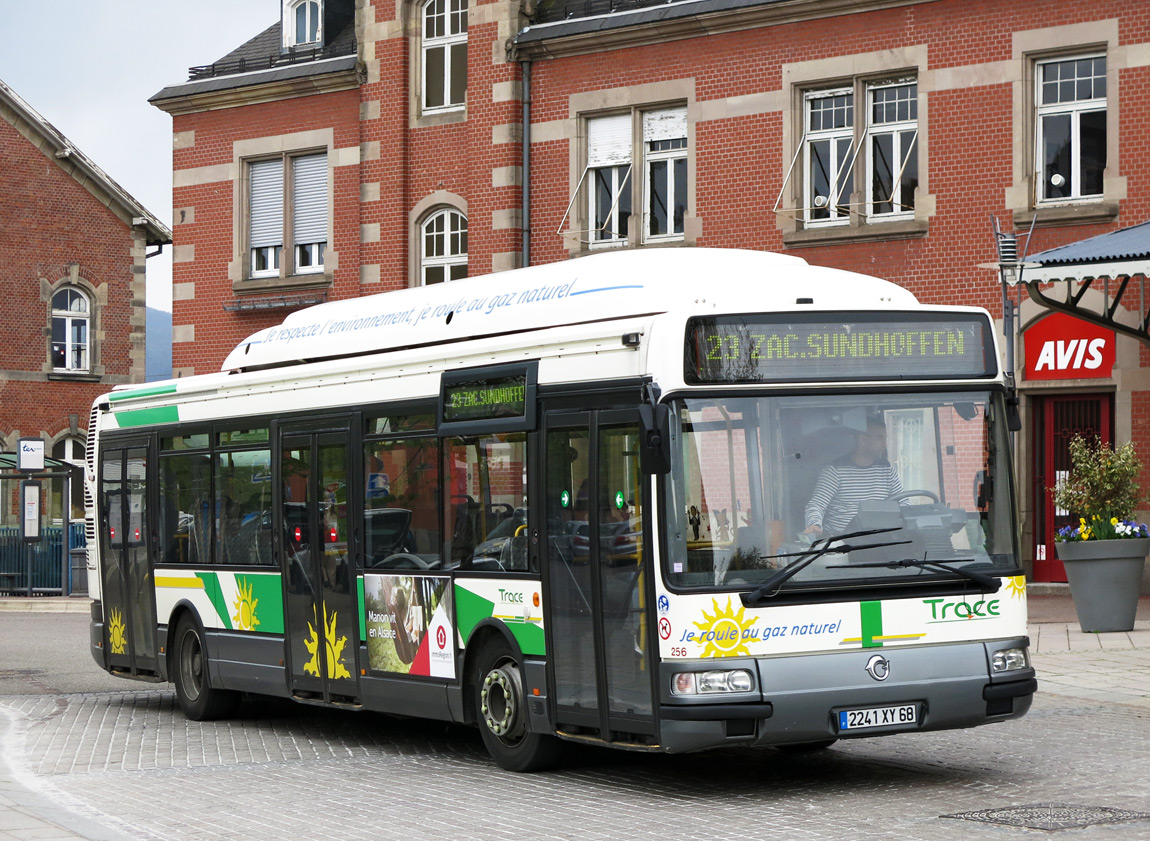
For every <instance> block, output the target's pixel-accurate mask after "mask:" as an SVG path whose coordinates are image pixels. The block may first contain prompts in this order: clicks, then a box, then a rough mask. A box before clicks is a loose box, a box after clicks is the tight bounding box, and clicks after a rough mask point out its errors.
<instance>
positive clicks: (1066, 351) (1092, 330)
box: [1023, 312, 1114, 380]
mask: <svg viewBox="0 0 1150 841" xmlns="http://www.w3.org/2000/svg"><path fill="white" fill-rule="evenodd" d="M1023 343H1024V347H1025V351H1026V379H1028V380H1078V379H1096V378H1101V377H1109V376H1110V374H1111V371H1112V370H1113V368H1114V331H1113V330H1106V329H1104V328H1102V327H1099V326H1097V325H1095V324H1091V323H1090V322H1089V321H1083V320H1082V319H1081V318H1075V317H1074V316H1072V315H1067V314H1066V313H1061V312H1056V313H1052V314H1051V315H1048V316H1047V317H1046V318H1044V319H1042V320H1041V321H1039V322H1038V323H1037V324H1035V325H1034V326H1033V327H1031V328H1030V329H1029V330H1027V331H1026V334H1025V335H1024V337H1023Z"/></svg>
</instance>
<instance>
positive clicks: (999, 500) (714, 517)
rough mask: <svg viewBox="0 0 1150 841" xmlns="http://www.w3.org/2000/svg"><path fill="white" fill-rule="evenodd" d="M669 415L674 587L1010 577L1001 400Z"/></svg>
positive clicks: (780, 588)
mask: <svg viewBox="0 0 1150 841" xmlns="http://www.w3.org/2000/svg"><path fill="white" fill-rule="evenodd" d="M672 414H673V415H674V416H676V418H677V423H676V429H675V431H674V438H675V451H676V454H677V455H678V458H677V459H676V462H677V463H676V464H675V467H674V469H673V472H672V476H671V481H670V483H669V485H668V488H669V492H668V495H667V500H668V506H669V508H670V510H669V511H668V521H669V523H670V524H671V528H670V529H669V557H668V563H667V568H666V573H667V580H668V583H669V584H670V585H671V586H672V587H674V588H676V589H691V590H699V589H716V588H720V589H745V588H747V587H751V588H759V587H762V585H764V584H767V585H768V587H767V588H764V589H767V590H770V591H771V592H769V593H765V594H764V593H760V595H767V596H771V595H774V594H775V593H784V592H789V593H796V592H801V591H803V590H827V589H835V588H841V587H850V588H857V587H867V586H883V585H890V586H895V585H907V584H928V583H935V582H941V581H943V580H946V581H954V580H963V574H964V572H968V573H973V575H974V577H975V578H978V573H979V572H982V573H984V574H989V575H996V574H997V575H1002V574H1005V573H1009V574H1014V572H1013V571H1014V570H1015V567H1016V565H1017V564H1016V559H1015V543H1014V532H1013V528H1012V519H1011V511H1012V510H1013V506H1012V501H1011V486H1010V480H1009V478H1008V477H1009V467H1008V463H1009V462H1008V455H1009V452H1008V442H1007V432H1006V422H1005V412H1004V408H1003V401H1002V398H1001V396H1000V395H997V394H995V395H992V394H991V393H989V392H986V391H981V392H951V393H938V392H932V393H925V392H924V393H907V392H897V393H889V394H875V393H868V394H850V395H841V394H839V395H825V394H824V395H787V396H765V397H760V396H754V397H752V396H747V397H743V396H739V397H724V398H689V399H680V400H678V401H676V403H675V404H674V405H673V409H672ZM859 532H871V533H870V534H863V535H857V533H859ZM847 535H857V536H853V537H844V539H843V540H842V541H839V540H836V538H837V537H838V536H847ZM791 565H795V567H796V568H795V569H794V570H791V573H790V574H789V575H780V574H779V572H780V570H782V569H784V568H787V567H788V566H791ZM969 578H970V575H969V574H968V575H967V576H966V580H967V581H968V583H969ZM982 580H983V581H985V580H986V579H985V578H983V579H982Z"/></svg>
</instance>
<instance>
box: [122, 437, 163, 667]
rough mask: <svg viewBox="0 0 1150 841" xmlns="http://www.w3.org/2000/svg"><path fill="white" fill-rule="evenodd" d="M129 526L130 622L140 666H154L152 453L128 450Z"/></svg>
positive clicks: (127, 559) (128, 580) (127, 577)
mask: <svg viewBox="0 0 1150 841" xmlns="http://www.w3.org/2000/svg"><path fill="white" fill-rule="evenodd" d="M125 473H126V478H127V487H126V490H127V495H126V498H125V500H126V502H127V509H128V510H127V523H126V528H125V529H124V542H125V548H126V550H127V553H126V554H127V557H126V561H127V575H126V576H125V577H126V580H127V585H128V593H129V594H130V596H131V598H130V602H131V606H132V622H131V623H130V627H131V633H132V642H133V646H134V648H135V652H134V653H135V656H136V660H137V663H136V665H137V667H150V665H151V659H152V658H153V657H154V656H155V643H154V640H155V632H156V628H155V625H156V621H155V608H154V607H153V605H154V603H155V602H154V600H155V594H154V591H153V587H152V571H151V567H150V566H149V563H148V542H149V541H148V529H149V528H150V526H149V525H148V516H147V515H148V508H147V487H148V484H147V483H148V453H147V450H144V449H134V450H128V452H127V461H126V471H125Z"/></svg>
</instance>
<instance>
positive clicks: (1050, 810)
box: [941, 803, 1150, 831]
mask: <svg viewBox="0 0 1150 841" xmlns="http://www.w3.org/2000/svg"><path fill="white" fill-rule="evenodd" d="M941 817H944V818H955V819H958V820H963V821H980V822H981V823H998V824H1005V825H1006V826H1022V827H1026V828H1027V829H1046V830H1051V831H1053V830H1057V829H1074V828H1076V827H1083V826H1094V825H1095V824H1101V823H1121V822H1122V821H1143V820H1150V815H1148V814H1145V813H1143V812H1131V811H1128V810H1126V809H1111V808H1109V807H1107V806H1071V805H1069V804H1067V803H1035V804H1032V805H1030V806H1011V807H1009V808H1006V809H985V810H983V811H981V812H959V813H958V814H956V815H942V816H941Z"/></svg>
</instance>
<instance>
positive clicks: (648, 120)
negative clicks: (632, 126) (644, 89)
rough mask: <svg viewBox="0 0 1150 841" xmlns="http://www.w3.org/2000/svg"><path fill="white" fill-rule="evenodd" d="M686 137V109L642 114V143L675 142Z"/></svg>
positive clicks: (669, 109) (671, 109)
mask: <svg viewBox="0 0 1150 841" xmlns="http://www.w3.org/2000/svg"><path fill="white" fill-rule="evenodd" d="M686 136H687V109H686V108H668V109H667V110H665V111H646V112H644V114H643V142H644V143H650V142H651V141H653V140H677V139H678V138H680V137H686Z"/></svg>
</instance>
